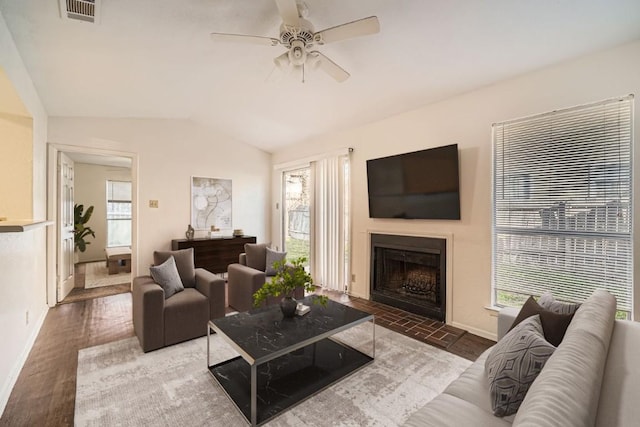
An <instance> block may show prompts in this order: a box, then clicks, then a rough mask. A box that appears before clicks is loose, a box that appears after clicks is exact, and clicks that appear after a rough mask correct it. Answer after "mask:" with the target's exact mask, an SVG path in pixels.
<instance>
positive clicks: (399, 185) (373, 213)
mask: <svg viewBox="0 0 640 427" xmlns="http://www.w3.org/2000/svg"><path fill="white" fill-rule="evenodd" d="M367 183H368V187H369V217H370V218H407V219H460V191H459V190H460V184H459V178H458V144H452V145H446V146H444V147H437V148H430V149H427V150H421V151H415V152H413V153H406V154H398V155H396V156H390V157H383V158H380V159H372V160H367Z"/></svg>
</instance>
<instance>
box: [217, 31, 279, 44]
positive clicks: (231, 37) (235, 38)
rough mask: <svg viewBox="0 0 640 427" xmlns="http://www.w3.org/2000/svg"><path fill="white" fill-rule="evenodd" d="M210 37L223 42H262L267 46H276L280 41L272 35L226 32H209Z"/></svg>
mask: <svg viewBox="0 0 640 427" xmlns="http://www.w3.org/2000/svg"><path fill="white" fill-rule="evenodd" d="M211 39H212V40H219V41H223V42H234V43H251V44H262V45H267V46H276V45H278V44H279V43H280V40H278V39H274V38H272V37H262V36H248V35H245V34H228V33H211Z"/></svg>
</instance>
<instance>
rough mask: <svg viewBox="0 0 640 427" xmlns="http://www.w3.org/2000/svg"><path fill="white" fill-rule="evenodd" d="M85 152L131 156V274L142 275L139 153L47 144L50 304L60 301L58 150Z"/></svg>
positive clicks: (48, 287) (48, 281)
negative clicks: (50, 222) (140, 261)
mask: <svg viewBox="0 0 640 427" xmlns="http://www.w3.org/2000/svg"><path fill="white" fill-rule="evenodd" d="M59 152H63V153H84V154H95V155H103V156H118V157H127V158H130V159H131V277H136V276H137V275H138V264H137V259H138V167H139V166H138V154H137V153H132V152H128V151H118V150H108V149H101V148H92V147H83V146H77V145H65V144H56V143H51V142H50V143H48V144H47V195H48V197H47V218H48V219H49V220H50V221H53V222H54V223H55V226H54V227H47V295H46V299H47V305H48V306H49V307H55V306H56V304H57V301H56V299H57V282H58V281H57V276H56V275H57V256H58V248H57V246H58V244H57V234H58V212H57V211H58V203H59V201H58V194H57V188H58V176H57V158H58V153H59Z"/></svg>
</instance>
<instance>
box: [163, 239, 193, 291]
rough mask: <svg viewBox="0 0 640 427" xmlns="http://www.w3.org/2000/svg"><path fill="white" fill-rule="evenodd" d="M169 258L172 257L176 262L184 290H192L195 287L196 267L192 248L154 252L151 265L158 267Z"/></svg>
mask: <svg viewBox="0 0 640 427" xmlns="http://www.w3.org/2000/svg"><path fill="white" fill-rule="evenodd" d="M170 256H173V258H174V259H175V261H176V267H177V268H178V274H180V280H182V285H183V286H184V287H185V288H194V287H195V286H196V267H195V264H194V261H193V248H188V249H180V250H177V251H163V252H161V251H155V252H154V253H153V263H154V264H155V265H160V264H162V263H163V262H165V261H166V260H167V258H169V257H170Z"/></svg>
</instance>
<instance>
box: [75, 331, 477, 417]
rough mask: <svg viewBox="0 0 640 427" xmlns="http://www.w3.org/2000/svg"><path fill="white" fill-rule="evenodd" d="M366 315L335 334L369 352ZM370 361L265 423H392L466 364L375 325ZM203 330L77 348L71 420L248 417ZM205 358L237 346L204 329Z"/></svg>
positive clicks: (225, 353)
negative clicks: (149, 341) (215, 373)
mask: <svg viewBox="0 0 640 427" xmlns="http://www.w3.org/2000/svg"><path fill="white" fill-rule="evenodd" d="M372 327H373V325H372V324H371V323H366V324H362V325H359V326H357V327H355V328H352V329H350V330H347V331H345V332H341V333H340V334H338V335H336V337H338V338H339V339H340V340H341V341H343V342H345V343H348V344H350V345H351V346H352V347H355V348H357V349H360V350H361V351H364V352H366V353H368V354H370V352H371V339H372ZM375 328H376V329H375V332H376V340H375V344H376V353H375V356H376V358H375V361H374V362H373V363H371V364H369V365H367V366H365V367H364V368H362V369H360V370H359V371H357V372H355V373H354V374H352V375H350V376H348V377H346V378H344V379H342V380H341V381H339V382H337V383H335V384H333V385H332V386H331V387H329V388H327V389H325V390H323V391H322V392H320V393H318V394H317V395H315V396H313V397H311V398H310V399H308V400H306V401H304V402H302V403H301V404H299V405H298V406H295V407H294V408H292V409H290V410H288V411H285V412H284V413H282V414H280V415H279V416H277V417H276V418H273V419H272V420H271V421H269V422H268V423H266V424H264V425H267V426H278V427H280V426H282V427H284V426H292V427H293V426H296V427H298V426H397V425H401V424H402V423H403V422H404V421H405V420H406V419H407V418H408V417H409V416H410V415H411V414H412V413H413V412H414V411H416V410H417V409H418V408H420V407H422V406H423V405H424V404H425V403H427V402H429V401H430V400H432V399H433V398H434V397H435V396H437V395H438V394H439V393H440V392H441V391H442V390H444V388H445V387H446V386H447V385H448V384H449V383H450V382H451V381H453V380H454V379H455V378H456V377H457V376H458V375H459V374H460V373H461V372H462V371H464V370H465V369H466V368H467V367H468V366H469V365H470V364H471V362H469V361H468V360H466V359H463V358H461V357H458V356H456V355H453V354H450V353H447V352H445V351H443V350H440V349H438V348H435V347H432V346H430V345H428V344H424V343H421V342H419V341H416V340H414V339H411V338H408V337H405V336H403V335H401V334H398V333H396V332H393V331H391V330H389V329H385V328H383V327H380V326H376V327H375ZM206 340H207V338H206V337H203V338H198V339H196V340H192V341H188V342H186V343H182V344H178V345H175V346H171V347H167V348H163V349H160V350H156V351H153V352H150V353H146V354H145V353H143V352H142V350H141V348H140V345H139V344H138V341H137V339H136V338H135V337H134V338H129V339H125V340H121V341H116V342H113V343H109V344H104V345H100V346H96V347H91V348H87V349H83V350H80V352H79V354H78V377H77V388H76V407H75V424H76V425H78V426H107V425H108V426H142V425H154V426H162V425H165V426H225V427H232V426H243V425H247V423H246V422H245V421H244V418H243V417H242V416H241V415H240V413H239V412H238V410H237V409H236V408H235V406H234V405H233V403H232V402H231V401H230V400H229V398H228V397H227V396H226V395H225V394H224V392H223V391H222V389H221V388H220V386H219V385H218V384H217V383H216V382H215V380H214V379H213V378H212V376H211V375H210V374H209V372H208V370H207V367H206V352H207V341H206ZM211 355H212V357H211V362H212V363H217V362H221V361H224V360H227V359H229V358H231V357H235V356H236V355H237V353H236V352H235V351H234V350H233V349H232V348H231V347H230V346H229V345H228V344H226V342H225V341H224V340H223V339H222V338H221V337H220V336H218V335H212V337H211Z"/></svg>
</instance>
